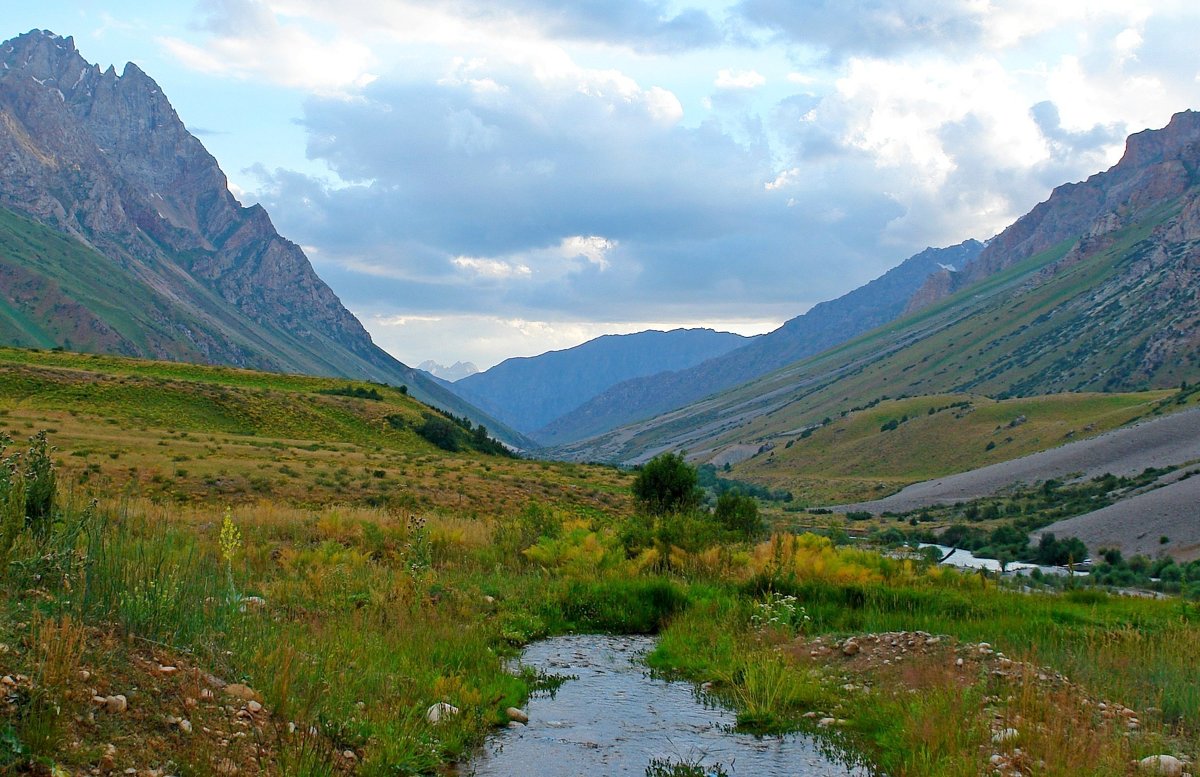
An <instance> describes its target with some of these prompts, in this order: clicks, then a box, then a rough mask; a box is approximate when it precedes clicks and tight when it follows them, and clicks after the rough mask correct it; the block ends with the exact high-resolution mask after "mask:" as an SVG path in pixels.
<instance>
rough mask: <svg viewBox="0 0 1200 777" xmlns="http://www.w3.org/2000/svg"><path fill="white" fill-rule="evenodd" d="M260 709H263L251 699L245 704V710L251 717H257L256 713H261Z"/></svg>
mask: <svg viewBox="0 0 1200 777" xmlns="http://www.w3.org/2000/svg"><path fill="white" fill-rule="evenodd" d="M262 708H263V706H262V705H261V704H259V703H258V702H256V701H254V700H253V699H252V700H250V701H248V702H246V709H247V710H248V711H249V712H250V714H252V715H257V714H258V713H260V712H262Z"/></svg>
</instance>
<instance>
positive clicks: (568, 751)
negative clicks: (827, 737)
mask: <svg viewBox="0 0 1200 777" xmlns="http://www.w3.org/2000/svg"><path fill="white" fill-rule="evenodd" d="M653 648H654V638H653V637H640V636H639V637H614V636H604V635H576V636H565V637H554V638H551V639H547V640H543V641H541V642H537V643H535V644H533V645H530V646H529V647H528V648H527V649H526V650H525V652H524V653H523V654H522V656H521V663H522V664H523V665H525V666H529V667H532V668H534V669H537V670H540V671H542V672H547V673H551V674H557V675H569V676H572V677H573V678H575V679H570V680H567V681H566V682H564V683H563V684H562V685H561V686H560V687H559V688H558V690H557V692H556V693H554V694H553V695H548V694H544V693H542V694H535V695H534V698H532V699H530V700H529V705H528V707H527V708H526V712H528V714H529V725H527V726H518V727H512V728H507V729H501V730H499V731H497V732H495V733H494V734H492V735H491V736H489V737H488V739H487V742H486V743H485V744H484V746H483V747H482V748H481V749H480V751H479V752H478V753H477V754H476V756H475V758H474V759H473V760H472V761H471V762H470V763H468V764H464V765H462V766H461V767H460V770H459V773H460V774H462V775H478V777H485V776H489V777H490V776H492V775H504V776H505V777H508V776H509V775H542V776H543V777H568V776H569V777H576V776H577V775H637V776H638V777H641V775H645V774H646V768H647V766H648V765H649V764H650V763H651V761H652V760H653V759H661V760H670V761H675V762H679V761H684V762H687V763H702V764H703V765H705V766H706V767H710V768H709V769H708V770H707V771H708V772H709V773H713V774H715V773H716V772H715V770H714V769H712V768H711V767H713V766H714V765H715V764H721V766H722V767H723V768H724V771H725V773H726V774H729V775H731V776H732V775H763V776H764V777H783V775H788V777H792V776H796V777H832V776H833V775H843V776H844V775H865V774H867V772H865V771H862V770H859V769H855V768H849V767H847V766H845V765H843V764H841V763H839V762H838V761H836V760H834V759H832V758H830V757H827V756H826V755H823V754H822V752H821V751H820V749H819V748H818V746H817V745H816V743H815V742H814V741H813V740H812V739H811V738H809V737H806V736H804V735H802V734H791V735H787V736H783V737H755V736H752V735H750V734H742V733H736V732H734V731H733V730H732V729H733V726H734V724H735V722H736V718H735V715H734V713H733V712H732V711H730V710H728V709H726V708H724V707H720V706H714V705H713V704H711V703H706V702H705V700H704V699H703V698H702V697H701V695H699V694H697V693H696V691H695V690H694V688H693V686H692V685H691V684H689V683H685V682H678V681H667V680H662V679H659V678H656V677H652V676H651V675H650V673H649V670H648V669H647V668H646V666H645V663H644V660H643V659H644V657H645V655H646V653H647V652H648V651H650V650H652V649H653Z"/></svg>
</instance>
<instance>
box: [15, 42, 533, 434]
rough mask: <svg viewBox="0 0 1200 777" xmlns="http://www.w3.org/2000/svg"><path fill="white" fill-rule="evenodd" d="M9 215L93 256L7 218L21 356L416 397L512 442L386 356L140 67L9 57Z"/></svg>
mask: <svg viewBox="0 0 1200 777" xmlns="http://www.w3.org/2000/svg"><path fill="white" fill-rule="evenodd" d="M0 207H2V208H5V209H7V210H9V211H13V212H15V213H18V214H21V215H23V216H25V217H26V218H28V219H32V220H33V221H36V222H38V223H39V224H43V225H46V226H48V227H50V228H52V229H53V230H55V231H56V232H57V233H60V234H64V235H67V236H70V237H71V238H73V239H74V240H75V241H77V243H78V245H76V246H67V245H65V244H63V243H62V242H61V241H60V240H59V239H58V237H57V236H55V237H52V236H50V235H48V234H46V233H39V232H38V231H37V230H35V229H33V228H32V227H30V226H29V224H28V222H25V221H24V220H22V219H17V218H15V217H12V216H9V215H4V216H0V222H2V223H0V230H2V231H3V233H4V235H5V243H4V248H5V252H4V256H3V265H2V266H3V273H4V275H5V278H6V280H9V281H10V282H11V284H12V285H11V286H9V285H6V286H5V290H6V292H8V293H6V294H5V295H4V297H5V302H4V303H3V308H4V310H3V312H2V314H0V318H3V319H5V320H7V321H8V325H7V326H8V328H9V334H8V335H6V336H7V338H8V340H7V341H9V342H25V341H27V340H29V339H32V340H33V341H37V342H39V343H40V344H43V345H48V344H50V343H51V341H53V344H54V345H60V346H64V347H66V346H68V345H69V346H70V347H72V348H85V349H95V350H112V351H114V352H117V353H124V354H128V355H140V356H149V357H154V358H165V359H179V360H187V361H199V362H208V363H219V364H230V365H235V366H242V367H253V368H257V369H266V370H273V371H291V372H304V373H310V374H318V375H344V376H349V377H358V378H364V379H369V380H374V381H380V382H387V383H397V384H399V383H403V384H406V385H408V386H409V387H410V389H411V390H412V391H413V393H414V395H415V396H417V397H419V398H421V399H423V400H425V401H428V402H432V403H434V404H438V405H440V406H442V407H445V408H447V409H450V410H451V411H453V412H456V413H458V414H471V415H473V416H475V417H476V418H477V419H478V420H484V421H485V422H487V421H492V423H490V424H489V426H491V427H492V428H493V429H495V430H497V431H503V427H502V425H500V424H498V423H496V422H495V421H494V420H492V419H486V418H480V415H481V414H479V413H478V412H477V411H475V410H474V409H473V408H471V407H469V406H468V405H466V404H465V403H463V402H462V401H461V400H459V399H458V398H457V397H455V396H454V395H453V394H451V393H450V392H447V391H445V390H444V389H443V388H442V387H440V386H438V385H437V384H436V383H435V382H434V381H432V380H430V379H429V378H427V377H426V376H424V375H423V374H421V373H419V372H416V371H414V370H412V369H411V368H409V367H407V366H405V365H404V364H402V363H400V362H398V361H396V360H395V359H393V358H392V357H391V356H389V355H388V354H386V353H385V352H384V351H383V350H381V349H380V348H378V347H377V346H376V345H375V344H374V343H373V342H372V341H371V338H370V336H369V335H368V334H367V332H366V330H365V329H363V327H362V325H361V324H360V323H359V321H358V320H357V319H356V318H355V317H354V316H353V315H352V314H351V313H350V312H349V311H348V310H346V308H345V307H343V306H342V304H341V302H340V301H339V300H338V298H337V297H336V295H334V293H333V291H332V290H330V289H329V287H328V286H327V285H325V283H324V282H323V281H322V280H321V279H320V278H318V277H317V275H316V273H314V272H313V269H312V266H311V265H310V264H309V262H308V259H307V257H305V256H304V253H303V252H302V251H301V250H300V248H299V246H297V245H295V244H294V243H292V242H290V241H288V240H286V239H284V238H282V237H281V236H280V235H279V234H278V233H277V232H276V231H275V228H274V227H273V226H272V224H271V221H270V218H269V216H268V215H267V213H266V211H264V210H263V209H262V208H261V207H259V206H253V207H250V208H243V207H242V206H241V205H240V204H239V203H238V202H237V200H236V199H234V197H233V195H232V194H230V192H229V189H228V185H227V181H226V179H225V175H224V174H223V173H222V172H221V170H220V168H219V166H218V165H217V162H216V160H215V159H213V157H212V156H211V155H210V154H209V153H208V152H207V151H206V150H205V149H204V147H203V145H202V144H201V143H200V141H199V140H197V139H196V138H195V137H194V136H192V135H191V134H190V133H189V132H188V131H187V128H186V127H184V125H183V123H182V121H180V119H179V117H178V115H177V114H176V113H175V111H174V109H173V108H172V107H171V104H170V103H169V101H168V100H167V98H166V96H165V95H164V94H163V93H162V91H161V89H159V87H158V85H157V84H155V82H154V81H153V80H152V79H151V78H150V77H149V76H147V75H146V74H145V73H144V72H142V71H141V70H140V69H139V68H138V67H137V66H136V65H134V64H133V63H130V64H128V65H126V67H125V69H124V72H123V73H122V74H121V75H117V73H116V71H115V69H114V68H111V67H110V68H108V70H105V71H101V69H100V68H99V67H97V66H96V65H93V64H90V63H89V62H87V61H86V60H85V59H84V58H83V57H82V56H81V55H80V54H79V52H78V51H76V50H75V46H74V43H73V41H72V39H71V38H61V37H59V36H57V35H54V34H52V33H48V32H41V31H33V32H30V33H27V34H25V35H21V36H19V37H17V38H15V39H13V40H10V41H8V42H6V43H4V44H0ZM50 246H53V250H43V249H47V247H50ZM88 249H91V252H90V253H89V252H88ZM77 268H78V272H77ZM106 284H107V286H106ZM17 289H19V290H20V291H19V293H18V292H17V291H16V290H17ZM18 330H19V331H20V333H21V336H20V337H18V336H16V335H15V334H12V333H13V332H16V331H18ZM510 439H513V440H515V441H523V440H520V439H519V435H511V436H510Z"/></svg>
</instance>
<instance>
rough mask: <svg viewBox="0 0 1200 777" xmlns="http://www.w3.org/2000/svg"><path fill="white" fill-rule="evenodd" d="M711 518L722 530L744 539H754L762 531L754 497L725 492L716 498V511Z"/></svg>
mask: <svg viewBox="0 0 1200 777" xmlns="http://www.w3.org/2000/svg"><path fill="white" fill-rule="evenodd" d="M713 516H714V517H715V518H716V519H717V522H718V523H720V524H721V527H722V528H724V529H726V530H727V531H731V532H734V533H736V534H738V535H740V536H742V537H745V538H746V539H751V538H753V537H755V536H756V535H758V534H759V532H761V531H762V530H763V521H762V518H761V517H759V515H758V502H757V501H755V499H754V497H752V496H743V495H742V494H740V493H738V492H737V491H726V492H725V493H723V494H721V495H720V496H719V497H717V509H716V510H715V511H714V512H713Z"/></svg>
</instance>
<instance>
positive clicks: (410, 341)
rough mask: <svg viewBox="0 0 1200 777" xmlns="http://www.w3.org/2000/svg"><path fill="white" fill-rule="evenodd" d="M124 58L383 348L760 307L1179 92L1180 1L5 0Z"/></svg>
mask: <svg viewBox="0 0 1200 777" xmlns="http://www.w3.org/2000/svg"><path fill="white" fill-rule="evenodd" d="M0 22H3V30H2V32H3V37H4V38H8V37H12V36H14V35H17V34H19V33H21V32H25V31H28V30H30V29H33V28H41V29H49V30H52V31H53V32H56V33H58V34H60V35H71V36H73V37H74V38H75V44H76V46H77V47H78V49H79V50H80V52H81V54H82V55H83V56H84V57H85V58H86V59H88V60H90V61H93V62H98V63H100V64H101V65H102V66H104V67H107V66H108V65H109V64H115V65H116V66H117V69H118V71H119V70H120V69H121V67H122V65H123V64H124V63H125V62H126V61H134V62H137V63H138V65H139V66H141V67H142V69H143V70H145V71H146V72H147V73H148V74H149V75H150V76H151V77H153V78H154V79H155V80H156V81H158V83H159V84H160V86H162V88H163V90H164V92H165V94H166V95H167V96H168V97H169V98H170V99H171V101H172V104H173V105H174V106H175V108H176V110H177V111H178V112H179V114H180V116H181V118H182V119H183V120H184V122H185V123H186V124H187V126H188V128H189V129H190V130H191V131H192V132H193V133H194V134H196V135H197V137H199V138H200V139H201V141H202V142H203V143H204V144H205V146H206V147H207V148H208V149H209V151H210V152H211V153H212V154H213V155H214V156H215V157H216V158H217V160H218V162H219V163H220V164H221V166H222V169H223V170H224V171H225V173H226V174H227V176H228V178H229V182H230V188H231V190H232V191H233V192H234V194H235V195H237V196H238V198H239V199H240V200H241V201H242V202H243V203H244V204H251V203H255V202H259V203H262V204H263V205H264V206H265V207H266V208H267V209H268V211H269V213H270V214H271V217H272V220H273V221H274V223H275V226H276V227H277V228H278V230H279V231H280V233H281V234H283V235H284V236H285V237H288V238H290V239H292V240H294V241H295V242H297V243H299V244H300V245H301V246H303V247H304V249H305V251H306V253H307V255H308V257H309V259H310V260H311V261H312V263H313V265H314V267H315V268H316V270H317V272H318V273H319V274H320V275H321V277H322V278H324V279H325V281H326V282H327V283H329V285H330V286H331V287H332V288H333V290H334V291H335V292H336V293H337V294H338V296H339V297H340V298H341V300H342V301H343V303H344V304H345V305H346V306H347V307H348V308H349V309H350V310H351V311H352V312H353V313H355V314H356V315H357V316H358V317H359V318H360V319H361V320H362V322H363V324H364V325H365V326H366V327H367V329H368V331H370V333H371V335H372V336H373V338H374V339H375V341H376V342H377V343H378V344H379V345H381V346H382V347H384V348H385V349H387V350H388V351H389V352H391V353H392V354H393V355H395V356H396V357H397V358H399V359H401V360H402V361H404V362H406V363H408V364H417V363H419V362H421V361H424V360H426V359H433V360H436V361H438V362H441V363H443V364H450V363H452V362H454V361H457V360H464V361H465V360H469V361H473V362H475V363H476V364H477V365H478V366H479V367H481V368H486V367H488V366H490V365H493V364H495V363H497V362H499V361H501V360H502V359H504V358H507V357H510V356H528V355H534V354H537V353H541V352H544V351H547V350H551V349H557V348H565V347H570V346H572V345H576V344H578V343H580V342H582V341H584V340H587V339H590V338H592V337H596V336H599V335H601V334H607V333H625V332H633V331H639V330H643V329H650V328H654V329H670V328H675V327H679V326H708V327H712V328H716V329H723V330H728V331H737V332H740V333H743V334H755V333H760V332H765V331H769V330H771V329H773V328H775V327H776V326H778V325H779V324H781V323H782V322H783V321H785V320H787V319H789V318H792V317H794V316H796V315H799V314H801V313H803V312H804V311H806V310H807V309H808V308H809V307H811V306H812V305H814V304H816V303H817V302H820V301H823V300H826V299H831V298H833V297H836V296H839V295H840V294H843V293H845V292H847V291H849V290H851V289H853V288H855V287H857V286H859V285H862V284H863V283H865V282H867V281H869V280H871V279H872V278H874V277H877V276H878V275H880V274H882V273H883V272H885V271H886V270H887V269H889V268H890V267H893V266H895V265H896V264H899V263H900V262H901V261H903V260H904V259H905V258H907V257H908V256H910V255H912V254H914V253H916V252H918V251H920V250H922V249H923V248H925V247H926V246H930V245H933V246H945V245H953V244H956V243H959V242H961V241H963V240H965V239H967V238H978V239H987V238H989V237H991V236H993V235H994V234H996V233H997V232H999V231H1000V230H1001V229H1003V228H1004V227H1005V226H1006V225H1008V224H1009V223H1011V222H1012V221H1013V220H1015V219H1016V218H1017V217H1018V216H1020V215H1021V214H1023V213H1024V212H1026V211H1027V210H1029V209H1030V208H1031V207H1032V206H1033V205H1035V204H1036V203H1038V202H1040V201H1042V200H1044V199H1045V198H1046V197H1047V196H1048V195H1049V193H1050V191H1051V189H1052V188H1053V187H1054V186H1056V185H1059V184H1061V183H1065V182H1068V181H1077V180H1082V179H1083V178H1086V177H1087V176H1088V175H1090V174H1092V173H1095V172H1099V171H1101V170H1103V169H1106V168H1108V167H1109V166H1111V165H1112V164H1114V163H1115V162H1116V161H1117V160H1118V159H1119V158H1120V154H1121V151H1122V149H1123V147H1124V139H1125V137H1126V136H1127V135H1128V134H1130V133H1132V132H1137V131H1140V130H1143V129H1146V128H1156V127H1161V126H1163V125H1165V124H1166V123H1167V122H1168V121H1169V120H1170V117H1171V115H1172V114H1173V113H1175V112H1177V111H1181V110H1184V109H1188V108H1200V59H1198V58H1197V57H1196V56H1195V31H1196V30H1198V29H1200V7H1198V6H1197V5H1196V4H1195V3H1194V2H1169V1H1166V0H1164V1H1162V2H1140V3H1131V2H1128V0H1121V2H1114V1H1111V0H1094V1H1093V2H1074V1H1073V0H1059V1H1058V2H1055V3H1053V4H1050V3H1046V2H1044V0H1011V1H1010V2H1000V1H997V2H990V1H989V0H893V2H883V1H882V0H734V1H733V2H729V1H717V0H711V1H702V0H697V1H696V2H691V1H690V0H683V1H682V2H677V1H675V0H574V1H573V2H568V1H567V0H441V1H440V2H432V1H431V0H339V2H337V3H330V2H327V1H326V0H196V1H195V2H187V1H183V0H173V2H169V3H164V2H161V1H160V0H104V2H92V1H91V0H73V1H70V2H68V1H67V0H5V2H4V4H3V6H2V7H0Z"/></svg>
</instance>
